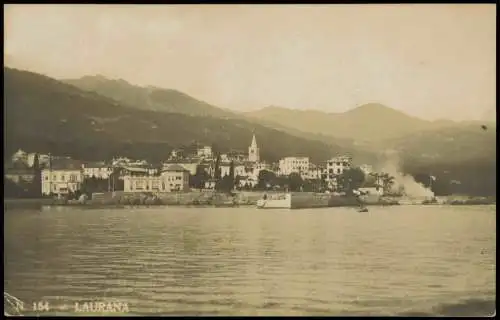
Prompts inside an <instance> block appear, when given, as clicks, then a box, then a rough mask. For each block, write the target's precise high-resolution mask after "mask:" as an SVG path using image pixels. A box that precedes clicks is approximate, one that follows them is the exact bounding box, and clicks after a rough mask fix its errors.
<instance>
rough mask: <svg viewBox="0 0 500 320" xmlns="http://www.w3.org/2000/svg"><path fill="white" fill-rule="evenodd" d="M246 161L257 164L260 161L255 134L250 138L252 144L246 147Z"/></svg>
mask: <svg viewBox="0 0 500 320" xmlns="http://www.w3.org/2000/svg"><path fill="white" fill-rule="evenodd" d="M248 161H251V162H259V161H260V150H259V147H258V146H257V139H255V134H254V135H253V137H252V144H251V145H250V147H248Z"/></svg>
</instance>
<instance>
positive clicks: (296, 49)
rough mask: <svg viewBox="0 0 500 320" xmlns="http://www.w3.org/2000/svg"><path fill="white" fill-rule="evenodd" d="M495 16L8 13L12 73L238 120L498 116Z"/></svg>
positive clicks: (358, 10)
mask: <svg viewBox="0 0 500 320" xmlns="http://www.w3.org/2000/svg"><path fill="white" fill-rule="evenodd" d="M495 32H496V5H495V4H393V5H389V4H385V5H384V4H378V5H332V4H330V5H319V4H315V5H305V4H303V5H77V4H72V5H47V4H46V5H29V4H20V5H13V4H11V5H4V60H5V63H6V65H7V66H12V67H15V68H19V69H24V70H29V71H33V72H38V73H43V74H46V75H48V76H51V77H54V78H57V79H66V78H79V77H82V76H85V75H97V74H99V75H103V76H105V77H108V78H112V79H124V80H126V81H128V82H130V83H132V84H137V85H141V86H146V85H153V86H157V87H162V88H171V89H177V90H179V91H182V92H184V93H187V94H189V95H191V96H193V97H195V98H197V99H200V100H203V101H206V102H208V103H211V104H213V105H216V106H219V107H223V108H229V109H233V110H236V111H249V110H256V109H260V108H263V107H266V106H270V105H273V106H281V107H286V108H293V109H316V110H321V111H326V112H344V111H346V110H349V109H352V108H354V107H356V106H359V105H362V104H365V103H370V102H377V103H382V104H384V105H386V106H389V107H392V108H394V109H398V110H401V111H404V112H406V113H408V114H410V115H413V116H417V117H420V118H424V119H429V120H434V119H452V120H471V119H481V118H484V116H485V115H490V116H493V117H494V115H495V110H496V83H495V81H496V70H495V69H496V34H495Z"/></svg>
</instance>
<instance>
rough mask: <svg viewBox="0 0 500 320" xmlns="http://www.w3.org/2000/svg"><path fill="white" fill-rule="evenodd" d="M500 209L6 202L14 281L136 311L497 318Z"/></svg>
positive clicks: (48, 295) (28, 291)
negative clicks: (16, 206) (18, 205)
mask: <svg viewBox="0 0 500 320" xmlns="http://www.w3.org/2000/svg"><path fill="white" fill-rule="evenodd" d="M495 211H496V206H473V207H462V206H460V207H458V206H457V207H438V206H425V207H424V206H422V207H421V206H400V207H373V208H370V211H369V212H368V213H358V212H357V211H356V210H354V209H348V208H328V209H312V210H292V211H290V210H258V209H254V208H237V209H234V208H202V209H195V208H181V207H154V208H130V209H105V210H100V209H75V208H68V207H66V208H64V207H60V208H44V209H42V210H7V211H6V212H5V214H4V221H5V222H4V228H5V230H4V234H5V238H4V265H5V266H4V286H5V291H7V292H8V293H10V294H11V295H13V296H16V297H17V298H19V299H21V300H22V301H24V302H25V303H27V305H28V306H29V305H30V304H31V303H32V302H36V301H40V300H43V301H48V302H49V303H50V306H51V308H54V306H59V305H69V306H73V305H74V303H75V302H80V303H82V302H86V301H104V302H106V301H120V302H123V303H127V305H128V308H129V313H130V314H135V315H146V314H148V315H149V314H158V315H425V314H427V315H488V314H490V315H491V314H493V313H494V310H495V306H494V304H495V293H496V287H495V281H496V280H495V272H496V258H495V257H496V212H495ZM69 312H71V309H69Z"/></svg>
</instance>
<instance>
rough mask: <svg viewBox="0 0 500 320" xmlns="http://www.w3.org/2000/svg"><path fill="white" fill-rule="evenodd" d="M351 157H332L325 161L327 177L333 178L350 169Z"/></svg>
mask: <svg viewBox="0 0 500 320" xmlns="http://www.w3.org/2000/svg"><path fill="white" fill-rule="evenodd" d="M351 167H352V158H351V157H350V156H339V157H334V158H332V159H330V160H328V161H327V164H326V169H327V171H328V178H333V177H335V176H336V175H340V174H342V173H344V171H347V170H349V169H351Z"/></svg>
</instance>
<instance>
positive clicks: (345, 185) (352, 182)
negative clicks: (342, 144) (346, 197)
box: [337, 168, 365, 194]
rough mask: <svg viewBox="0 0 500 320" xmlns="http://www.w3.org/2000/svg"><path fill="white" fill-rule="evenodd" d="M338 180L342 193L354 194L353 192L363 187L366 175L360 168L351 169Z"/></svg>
mask: <svg viewBox="0 0 500 320" xmlns="http://www.w3.org/2000/svg"><path fill="white" fill-rule="evenodd" d="M337 179H338V180H337V183H338V186H339V187H340V189H341V191H344V192H345V193H347V194H352V191H353V190H356V189H359V188H360V187H361V186H362V185H363V183H364V181H365V174H364V172H363V171H361V169H359V168H351V169H349V170H346V171H344V172H343V173H342V174H341V175H339V176H338V178H337Z"/></svg>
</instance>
